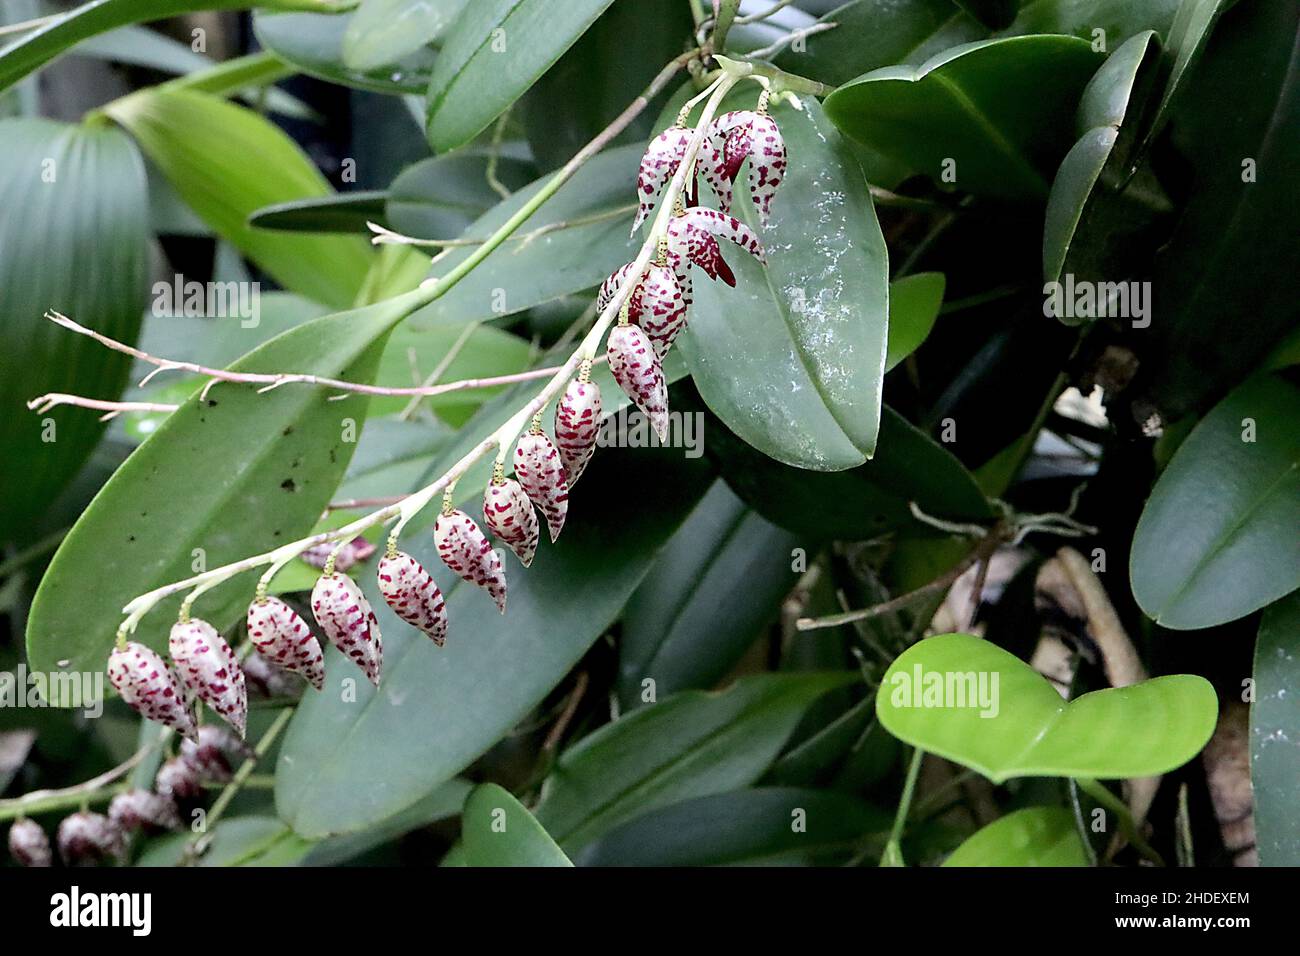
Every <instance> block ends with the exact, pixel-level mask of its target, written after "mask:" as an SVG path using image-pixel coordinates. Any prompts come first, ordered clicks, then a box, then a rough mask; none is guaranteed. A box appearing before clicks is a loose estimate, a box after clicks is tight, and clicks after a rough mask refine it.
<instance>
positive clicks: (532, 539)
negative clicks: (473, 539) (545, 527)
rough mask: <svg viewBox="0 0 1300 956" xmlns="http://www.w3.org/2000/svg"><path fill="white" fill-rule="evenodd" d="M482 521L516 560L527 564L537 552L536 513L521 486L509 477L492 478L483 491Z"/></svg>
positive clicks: (526, 565) (525, 565)
mask: <svg viewBox="0 0 1300 956" xmlns="http://www.w3.org/2000/svg"><path fill="white" fill-rule="evenodd" d="M483 521H484V523H485V524H487V527H488V530H489V531H491V532H492V533H493V534H494V535H496V536H497V537H498V538H500V539H501V541H503V542H504V543H505V544H506V545H507V546H508V547H509V548H510V550H511V551H513V552H514V553H515V557H517V558H518V559H519V563H520V564H522V565H523V566H524V567H528V566H529V565H530V564H532V563H533V555H534V554H535V553H536V552H537V536H538V530H537V514H536V512H534V511H533V503H532V502H531V501H529V500H528V496H527V495H526V494H524V489H523V487H522V486H521V485H520V484H519V482H517V481H515V480H514V479H513V478H501V479H500V480H497V479H495V478H494V479H493V480H492V482H491V483H490V484H489V485H488V486H487V489H486V490H485V491H484V492H483Z"/></svg>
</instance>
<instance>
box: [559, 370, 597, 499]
mask: <svg viewBox="0 0 1300 956" xmlns="http://www.w3.org/2000/svg"><path fill="white" fill-rule="evenodd" d="M599 431H600V387H599V386H597V385H596V383H595V382H590V381H588V382H584V381H582V378H581V377H579V378H575V379H574V380H573V381H572V382H570V383H569V387H568V388H567V389H565V390H564V395H563V396H562V397H561V398H560V401H559V402H558V404H556V406H555V444H556V446H557V447H558V448H559V450H560V463H561V464H562V465H563V466H564V476H565V478H566V479H567V480H568V483H569V487H570V488H572V487H573V485H574V482H576V481H577V480H578V478H579V476H581V475H582V473H583V472H584V471H585V470H586V468H587V462H589V461H591V456H592V454H593V453H594V452H595V451H596V434H597V432H599Z"/></svg>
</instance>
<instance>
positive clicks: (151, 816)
mask: <svg viewBox="0 0 1300 956" xmlns="http://www.w3.org/2000/svg"><path fill="white" fill-rule="evenodd" d="M108 818H109V819H110V820H112V821H113V823H114V824H116V825H117V827H118V828H119V829H120V830H121V831H122V832H124V833H129V832H131V831H132V830H142V829H143V830H147V831H150V832H156V831H158V830H179V829H180V826H181V817H180V813H179V811H177V809H176V801H174V800H172V799H171V798H170V797H164V796H161V795H160V794H157V793H153V792H151V791H149V790H128V791H127V792H126V793H119V794H118V795H117V796H115V797H114V798H113V799H112V801H111V802H110V803H109V805H108Z"/></svg>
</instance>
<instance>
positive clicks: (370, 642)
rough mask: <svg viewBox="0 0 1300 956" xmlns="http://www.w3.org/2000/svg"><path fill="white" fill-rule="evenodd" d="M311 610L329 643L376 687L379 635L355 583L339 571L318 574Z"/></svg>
mask: <svg viewBox="0 0 1300 956" xmlns="http://www.w3.org/2000/svg"><path fill="white" fill-rule="evenodd" d="M327 567H328V565H327ZM311 611H312V614H314V615H315V616H316V623H317V624H319V625H320V628H321V630H322V631H323V632H324V633H325V636H326V637H328V638H329V639H330V643H332V644H333V645H334V646H335V647H337V648H338V649H339V650H340V651H342V652H343V655H344V656H345V657H347V658H348V660H350V661H352V662H353V663H354V664H356V665H357V666H358V667H360V668H361V669H362V671H364V672H365V675H366V679H367V680H369V681H370V683H372V684H374V685H375V686H376V687H378V686H379V672H380V671H381V670H382V669H383V664H384V646H383V638H382V637H381V636H380V633H379V622H378V621H377V620H375V612H374V611H373V610H372V609H371V607H370V602H369V601H367V600H366V596H365V595H364V594H362V593H361V588H359V587H357V582H355V581H353V580H352V579H351V578H350V577H348V576H347V575H346V574H343V573H342V572H340V571H333V572H331V573H327V574H322V575H321V576H320V578H318V579H317V581H316V586H315V587H314V588H312V591H311Z"/></svg>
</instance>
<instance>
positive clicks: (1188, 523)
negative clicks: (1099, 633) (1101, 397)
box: [1129, 375, 1300, 630]
mask: <svg viewBox="0 0 1300 956" xmlns="http://www.w3.org/2000/svg"><path fill="white" fill-rule="evenodd" d="M1298 420H1300V387H1297V386H1296V385H1295V384H1293V383H1292V382H1290V381H1288V380H1286V379H1284V378H1282V377H1280V376H1278V375H1261V376H1259V377H1257V378H1255V379H1252V380H1251V381H1249V382H1247V383H1246V384H1245V385H1242V386H1241V387H1240V388H1238V389H1237V390H1236V391H1234V392H1233V393H1232V394H1231V395H1229V396H1228V397H1227V398H1225V399H1224V400H1223V401H1222V402H1220V403H1219V404H1218V405H1216V406H1215V407H1214V409H1213V410H1212V411H1211V412H1210V413H1209V414H1208V415H1206V416H1205V418H1204V420H1202V421H1201V423H1200V424H1198V425H1197V426H1196V428H1195V429H1193V431H1192V433H1191V434H1190V435H1188V436H1187V438H1186V439H1185V440H1184V441H1183V443H1182V444H1181V445H1180V446H1179V448H1178V451H1177V452H1175V453H1174V457H1173V460H1172V461H1170V462H1169V465H1168V467H1166V468H1165V470H1164V472H1163V473H1162V474H1161V476H1160V480H1159V481H1157V482H1156V486H1155V487H1154V488H1153V489H1152V490H1151V497H1150V498H1149V499H1148V500H1147V503H1146V507H1145V508H1144V509H1143V511H1142V517H1141V519H1140V520H1139V521H1138V525H1137V531H1136V532H1134V535H1133V550H1132V552H1131V555H1130V559H1129V576H1130V579H1131V581H1132V585H1133V596H1134V597H1135V598H1136V599H1137V602H1138V604H1139V605H1140V606H1141V607H1142V610H1143V611H1145V612H1146V613H1147V615H1148V616H1150V617H1152V618H1154V619H1155V620H1156V621H1157V622H1159V623H1160V624H1161V625H1163V626H1164V627H1168V628H1173V629H1174V630H1187V629H1190V628H1200V627H1213V626H1214V625H1216V624H1223V623H1224V622H1226V621H1235V620H1236V619H1237V618H1239V617H1245V616H1246V615H1247V614H1250V613H1251V612H1253V611H1257V610H1259V609H1260V608H1261V607H1263V606H1264V605H1266V604H1270V603H1271V602H1273V601H1275V600H1277V599H1278V598H1280V597H1282V595H1284V594H1287V593H1288V592H1290V591H1292V590H1294V589H1295V588H1296V586H1297V584H1300V537H1297V536H1296V533H1295V532H1296V528H1297V527H1300V430H1297V429H1296V422H1297V421H1298Z"/></svg>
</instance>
